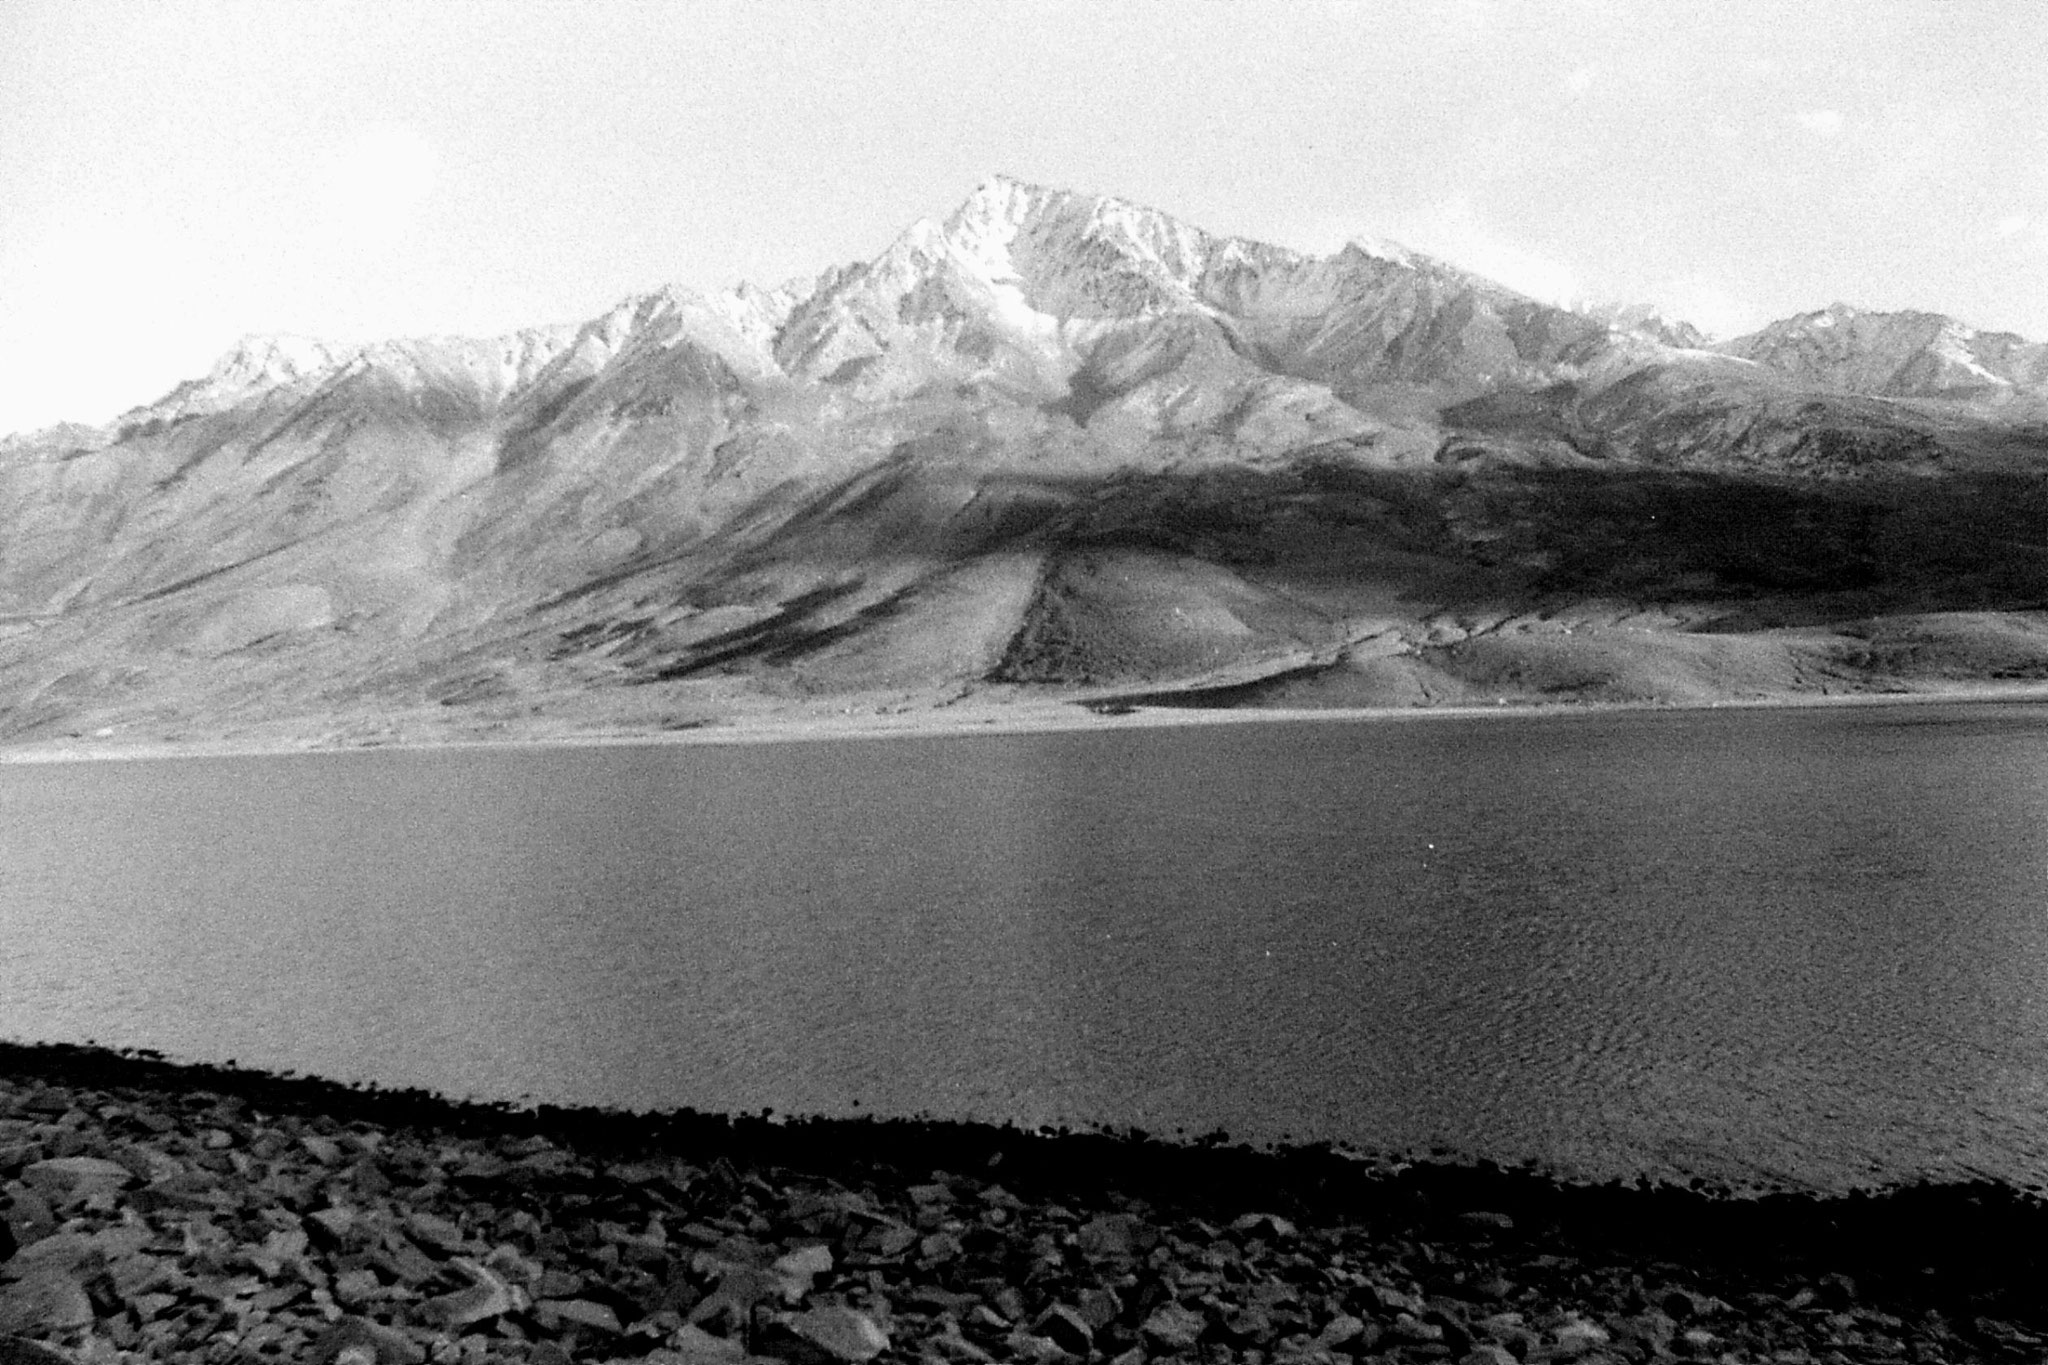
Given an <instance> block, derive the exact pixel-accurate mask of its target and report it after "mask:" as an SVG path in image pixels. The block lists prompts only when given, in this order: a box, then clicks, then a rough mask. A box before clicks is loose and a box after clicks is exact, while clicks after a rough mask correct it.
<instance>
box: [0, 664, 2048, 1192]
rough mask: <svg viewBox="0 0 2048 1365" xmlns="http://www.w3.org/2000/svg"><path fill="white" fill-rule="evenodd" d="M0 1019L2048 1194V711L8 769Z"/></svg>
mask: <svg viewBox="0 0 2048 1365" xmlns="http://www.w3.org/2000/svg"><path fill="white" fill-rule="evenodd" d="M0 1036H5V1037H10V1038H16V1039H38V1040H69V1041H84V1040H87V1039H93V1040H97V1041H99V1042H101V1043H105V1044H110V1045H118V1046H147V1047H154V1048H158V1049H161V1050H163V1051H165V1052H167V1053H169V1054H171V1055H172V1056H174V1057H178V1058H183V1059H195V1060H214V1061H219V1060H225V1059H229V1058H234V1059H238V1060H240V1061H241V1062H242V1063H243V1064H244V1065H257V1066H264V1067H270V1068H278V1069H285V1068H289V1069H295V1070H299V1071H304V1072H313V1073H318V1074H324V1075H330V1076H336V1077H342V1078H351V1079H354V1078H361V1079H371V1080H377V1081H381V1082H386V1083H393V1084H406V1085H425V1086H429V1087H432V1088H435V1089H439V1090H442V1091H445V1092H448V1093H450V1094H454V1095H461V1096H479V1097H486V1098H517V1097H521V1096H530V1097H533V1098H536V1099H541V1100H547V1101H552V1102H568V1103H588V1104H610V1105H628V1106H634V1107H659V1108H668V1107H675V1106H688V1107H692V1108H698V1109H709V1110H738V1111H749V1112H754V1111H759V1110H761V1109H763V1108H773V1109H775V1110H777V1111H779V1112H785V1113H830V1114H845V1113H856V1112H876V1113H884V1114H914V1113H931V1114H936V1115H941V1116H948V1117H972V1118H982V1119H995V1120H1013V1121H1021V1122H1026V1123H1041V1122H1070V1123H1109V1124H1114V1125H1131V1126H1136V1127H1139V1128H1143V1129H1147V1130H1150V1131H1153V1132H1156V1133H1172V1132H1174V1131H1175V1130H1177V1129H1178V1130H1182V1131H1185V1132H1187V1133H1189V1134H1195V1133H1201V1132H1206V1131H1209V1130H1211V1129H1215V1128H1219V1127H1220V1128H1222V1129H1225V1130H1227V1131H1228V1132H1229V1133H1231V1134H1232V1135H1233V1136H1239V1137H1245V1138H1259V1139H1270V1138H1282V1137H1291V1138H1295V1139H1331V1140H1335V1141H1338V1142H1341V1143H1345V1144H1349V1145H1352V1146H1355V1147H1359V1148H1362V1149H1366V1150H1370V1151H1380V1152H1408V1151H1417V1150H1424V1149H1427V1148H1429V1147H1431V1146H1432V1145H1441V1146H1444V1147H1447V1148H1449V1149H1451V1150H1453V1151H1455V1152H1458V1153H1461V1154H1465V1155H1476V1156H1487V1157H1492V1158H1495V1159H1498V1160H1504V1161H1515V1160H1521V1159H1533V1160H1537V1161H1540V1162H1543V1163H1546V1164H1548V1165H1551V1166H1553V1167H1557V1168H1561V1169H1564V1170H1566V1171H1568V1172H1572V1173H1575V1174H1582V1175H1595V1176H1607V1175H1623V1176H1627V1175H1634V1174H1651V1175H1660V1176H1670V1175H1678V1176H1684V1175H1692V1174H1699V1175H1705V1176H1709V1177H1715V1178H1722V1179H1735V1180H1745V1181H1746V1180H1758V1179H1761V1180H1771V1181H1787V1182H1792V1183H1797V1184H1808V1185H1816V1186H1825V1187H1835V1188H1839V1187H1843V1186H1850V1185H1857V1184H1868V1183H1873V1182H1878V1181H1884V1180H1891V1179H1898V1178H1904V1177H1911V1176H1916V1175H1933V1176H1937V1177H1958V1176H1969V1175H1978V1174H1988V1175H1992V1176H1996V1177H1998V1178H2001V1179H2005V1180H2009V1181H2013V1182H2015V1183H2019V1184H2026V1185H2033V1184H2042V1183H2048V708H2042V707H2039V706H2023V705H1974V704H1972V705H1964V704H1955V705H1950V704H1943V705H1914V706H1901V707H1869V708H1839V709H1813V710H1783V711H1751V712H1681V713H1661V714H1652V713H1607V714H1584V715H1569V716H1509V717H1499V718H1494V717H1488V718H1480V719H1453V718H1424V719H1416V720H1403V721H1392V722H1299V723H1285V722H1275V723H1244V724H1230V725H1209V726H1189V727H1178V728H1144V729H1131V730H1123V731H1109V732H1101V731H1096V732H1069V733H1041V734H1027V735H1000V736H998V735H990V736H956V737H934V738H928V739H888V740H844V741H820V742H804V743H787V744H759V745H743V746H742V745H733V746H714V745H704V746H677V745H669V746H655V745H650V746H646V747H593V748H559V749H499V750H442V751H413V752H367V753H350V754H327V755H298V756H277V757H262V758H252V757H237V758H190V759H170V760H160V761H149V762H133V763H63V764H35V765H6V766H0Z"/></svg>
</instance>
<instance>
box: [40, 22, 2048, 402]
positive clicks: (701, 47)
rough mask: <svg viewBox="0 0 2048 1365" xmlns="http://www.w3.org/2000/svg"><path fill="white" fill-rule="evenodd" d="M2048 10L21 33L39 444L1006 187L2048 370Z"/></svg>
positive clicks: (52, 26) (1574, 292) (1547, 293)
mask: <svg viewBox="0 0 2048 1365" xmlns="http://www.w3.org/2000/svg"><path fill="white" fill-rule="evenodd" d="M2044 73H2048V5H2043V4H2041V3H2039V0H2012V2H2011V3H1994V2H1993V0H1980V2H1973V0H1948V2H1946V3H1916V2H1914V0H1895V2H1893V3H1886V0H1856V2H1855V3H1843V4H1836V3H1821V2H1817V0H1800V2H1798V3H1782V4H1781V3H1771V4H1754V3H1751V4H1741V3H1732V2H1731V0H1716V2H1715V3H1707V4H1698V5H1691V4H1680V3H1676V0H1654V2H1649V3H1618V2H1615V0H1584V2H1583V3H1571V2H1570V0H1555V2H1553V3H1524V4H1517V3H1491V2H1490V0H1444V2H1443V3H1432V4H1420V3H1417V4H1391V3H1389V4H1378V3H1369V2H1367V0H1357V2H1356V3H1351V2H1346V0H1330V2H1328V3H1319V2H1318V0H1274V2H1272V3H1259V2H1254V0H1240V2H1239V3H1224V2H1223V0H1182V2H1181V3H1171V4H1152V5H1148V4H1140V3H1133V2H1132V0H1119V3H1113V4H1112V3H1101V2H1100V0H1089V2H1088V3H1076V4H1064V3H1059V4H1055V3H1032V2H1031V0H1003V2H1002V3H991V4H974V3H964V2H963V0H945V2H944V3H939V2H937V0H934V2H933V3H923V4H903V3H895V4H885V3H876V0H860V2H859V3H830V4H822V3H821V4H803V5H798V4H780V3H772V2H769V0H746V2H745V3H733V4H717V3H668V4H656V3H640V4H625V3H612V4H606V3H598V2H597V0H583V2H581V3H562V4H545V3H538V2H537V0H535V2H533V3H497V4H484V3H460V2H459V0H433V3H419V4H413V3H399V2H398V0H379V3H360V4H342V3H330V4H323V3H314V2H313V0H303V2H301V0H272V2H269V3H218V4H215V3H197V2H196V0H191V2H188V0H150V2H147V3H107V2H102V0H0V376H4V379H0V432H4V431H12V430H19V429H23V428H27V427H31V426H37V425H41V424H43V423H47V422H52V421H56V420H59V419H64V418H72V419H80V420H87V421H103V420H105V419H107V418H109V417H111V416H113V415H114V414H115V413H117V412H118V411H120V410H122V409H124V408H127V407H129V406H132V405H135V404H139V403H145V402H149V401H151V400H153V399H154V398H156V397H158V396H159V395H160V394H162V393H163V392H164V391H165V390H167V389H169V388H170V387H171V386H172V385H173V384H175V383H176V382H177V381H179V380H180V379H183V378H186V377H189V376H191V375H194V374H198V373H203V372H204V371H205V370H206V369H207V368H208V367H209V366H210V365H211V364H212V362H213V361H214V359H215V358H216V357H217V356H218V355H219V354H220V353H221V352H222V351H224V350H226V349H227V348H228V347H229V346H231V345H232V344H233V343H234V341H235V340H236V338H238V337H239V336H241V335H243V334H244V333H248V332H264V331H288V332H298V333H303V334H308V335H313V336H320V337H326V338H330V339H335V340H343V341H354V340H367V339H371V338H375V337H381V336H397V335H417V334H422V333H434V332H454V333H475V334H488V333H492V332H498V331H504V330H509V329H511V328H514V327H518V326H523V325H528V324H534V323H542V322H558V321H570V320H576V319H581V318H584V317H587V316H590V315H592V314H594V313H596V312H598V311H600V310H602V309H603V308H605V307H606V306H608V305H609V304H610V303H612V302H614V301H616V300H617V299H618V298H620V297H622V296H624V295H626V294H629V293H633V292H636V291H640V290H644V289H647V288H651V287H653V286H655V285H657V284H660V283H663V282H666V281H672V280H673V281H681V282H684V283H688V284H693V285H698V286H702V287H707V288H709V287H719V286H723V285H727V284H730V283H734V282H736V281H738V280H741V279H750V280H754V281H756V282H760V283H775V282H779V281H781V280H783V279H786V278H788V277H791V276H796V275H804V276H809V275H812V274H815V273H816V272H817V271H819V270H821V269H822V268H824V267H825V266H827V265H830V264H833V263H836V262H840V261H846V260H853V259H860V258H865V257H868V256H872V255H874V254H875V253H876V252H878V251H880V250H881V249H882V248H883V247H884V246H885V245H886V244H887V243H888V241H889V239H890V238H891V237H892V236H894V235H895V234H896V233H897V232H898V231H900V230H901V229H902V228H904V227H905V226H907V225H908V224H909V223H910V222H911V221H912V220H914V219H916V218H919V217H926V216H938V215H943V214H944V213H945V212H947V211H948V210H950V209H951V208H952V207H953V206H954V205H955V204H957V203H958V202H959V201H960V200H961V199H963V198H965V197H966V196H967V194H968V193H969V192H970V191H971V190H972V189H973V188H974V186H975V185H976V184H977V183H978V182H980V181H981V180H982V179H983V178H984V177H986V176H987V175H988V174H990V173H992V172H996V171H1003V172H1007V173H1010V174H1013V175H1017V176H1020V177H1023V178H1025V179H1028V180H1033V181H1038V182H1042V183H1046V184H1051V185H1057V186H1061V187H1065V188H1070V189H1078V190H1088V191H1095V192H1102V193H1112V194H1117V195H1121V196H1123V197H1125V198H1129V199H1134V200H1137V201H1139V202H1141V203H1146V204H1151V205H1154V206H1156V207H1159V208H1163V209H1166V210H1168V211H1169V212H1172V213H1174V214H1177V215H1179V216H1181V217H1183V218H1185V219H1188V220H1189V221H1192V222H1194V223H1196V224H1198V225H1200V226H1202V227H1206V228H1209V229H1211V230H1214V231H1220V232H1228V233H1236V234H1241V235H1246V236H1252V237H1258V238H1262V239H1264V240H1267V241H1273V242H1279V243H1282V244H1285V245H1288V246H1293V247H1298V248H1303V249H1310V250H1333V249H1335V248H1336V247H1338V246H1340V245H1341V244H1342V243H1343V242H1344V241H1345V240H1346V239H1348V238H1350V237H1353V236H1359V235H1365V236H1378V237H1385V238H1392V239H1393V240H1395V241H1399V242H1404V243H1406V244H1408V245H1410V246H1414V247H1419V248H1421V249H1423V250H1426V251H1430V252H1433V253H1435V254H1437V255H1441V256H1444V257H1447V258H1449V259H1451V260H1454V261H1457V262H1458V263H1460V264H1463V265H1466V266H1468V267H1470V268H1472V269H1476V270H1478V271H1481V272H1482V273H1486V274H1491V275H1493V276H1495V277H1496V278H1498V279H1501V280H1502V281H1504V282H1506V283H1508V284H1511V285H1515V286H1517V287H1520V288H1522V289H1525V290H1527V291H1528V292H1531V293H1534V294H1537V295H1539V296H1543V297H1547V298H1551V299H1560V300H1562V299H1567V298H1574V297H1582V298H1596V299H1606V298H1611V299H1629V300H1649V301H1656V302H1660V303H1662V304H1664V305H1665V306H1666V307H1667V308H1668V309H1669V310H1671V311H1673V312H1675V313H1677V314H1678V315H1680V316H1685V317H1690V318H1691V319H1693V320H1694V321H1696V322H1698V323H1699V324H1700V325H1702V326H1703V327H1706V328H1707V329H1708V330H1710V331H1713V332H1716V333H1720V334H1734V333H1735V332H1739V331H1741V330H1745V329H1747V328H1749V327H1752V326H1755V325H1759V324H1761V323H1762V322H1764V321H1766V320H1768V319H1770V318H1773V317H1780V316H1784V315H1786V314H1788V313H1793V312H1798V311H1803V310H1805V309H1808V308H1815V307H1820V306H1822V305H1825V304H1827V303H1830V302H1833V301H1835V300H1838V299H1839V300H1843V301H1846V302H1851V303H1857V304H1863V305H1867V306H1871V307H1878V308H1898V307H1906V306H1917V307H1923V308H1929V309H1934V310H1937V311H1941V312H1948V313H1953V314H1955V315H1957V316H1959V317H1961V318H1962V319H1964V320H1965V321H1967V322H1969V323H1971V324H1973V325H1976V326H1979V327H1984V328H1990V329H2000V330H2010V331H2017V332H2020V333H2022V334H2025V335H2028V336H2030V337H2035V338H2042V339H2048V74H2044Z"/></svg>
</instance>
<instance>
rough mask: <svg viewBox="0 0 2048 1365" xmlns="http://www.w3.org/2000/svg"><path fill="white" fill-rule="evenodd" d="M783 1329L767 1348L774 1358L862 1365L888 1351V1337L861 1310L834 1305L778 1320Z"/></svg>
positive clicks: (803, 1362) (801, 1361)
mask: <svg viewBox="0 0 2048 1365" xmlns="http://www.w3.org/2000/svg"><path fill="white" fill-rule="evenodd" d="M776 1325H777V1327H778V1328H779V1329H780V1331H779V1332H777V1333H776V1334H775V1335H774V1339H773V1340H772V1341H771V1342H769V1343H765V1344H764V1349H765V1350H767V1351H768V1353H769V1354H771V1355H777V1356H781V1357H782V1358H784V1359H785V1360H792V1361H797V1362H800V1363H801V1365H808V1363H810V1362H818V1363H819V1365H823V1362H829V1361H849V1362H852V1365H863V1362H866V1361H869V1360H873V1359H874V1358H875V1357H876V1356H878V1355H880V1354H881V1353H882V1352H884V1351H886V1350H888V1349H889V1334H888V1333H887V1332H885V1331H883V1330H882V1328H881V1325H880V1324H879V1323H877V1322H876V1321H875V1320H874V1319H873V1318H871V1317H869V1316H868V1315H867V1314H866V1313H863V1312H861V1311H860V1310H859V1309H855V1308H846V1307H843V1306H840V1305H836V1304H835V1305H831V1306H828V1307H822V1308H813V1309H810V1310H808V1311H807V1312H803V1313H796V1314H792V1315H787V1316H784V1317H780V1318H778V1319H776Z"/></svg>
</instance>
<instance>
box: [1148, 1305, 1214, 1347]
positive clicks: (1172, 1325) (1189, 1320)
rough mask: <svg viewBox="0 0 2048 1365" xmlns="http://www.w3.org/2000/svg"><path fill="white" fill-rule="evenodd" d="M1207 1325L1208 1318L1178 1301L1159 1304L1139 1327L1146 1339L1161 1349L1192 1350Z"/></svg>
mask: <svg viewBox="0 0 2048 1365" xmlns="http://www.w3.org/2000/svg"><path fill="white" fill-rule="evenodd" d="M1208 1326H1209V1320H1208V1319H1207V1318H1205V1317H1203V1316H1202V1315H1201V1314H1200V1313H1198V1312H1196V1311H1195V1310H1194V1309H1192V1308H1188V1307H1185V1306H1184V1305H1182V1304H1178V1303H1167V1304H1161V1305H1160V1306H1159V1307H1158V1308H1156V1309H1154V1310H1153V1311H1152V1315H1151V1316H1150V1317H1148V1318H1146V1319H1145V1325H1144V1326H1143V1327H1142V1328H1141V1329H1140V1330H1141V1331H1142V1332H1144V1334H1145V1338H1146V1340H1148V1341H1151V1342H1153V1343H1154V1344H1156V1345H1157V1346H1159V1347H1160V1348H1161V1349H1162V1350H1167V1351H1187V1350H1192V1349H1193V1348H1194V1345H1195V1343H1196V1342H1197V1341H1199V1340H1200V1339H1201V1336H1202V1333H1203V1331H1204V1330H1205V1329H1207V1327H1208Z"/></svg>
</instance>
